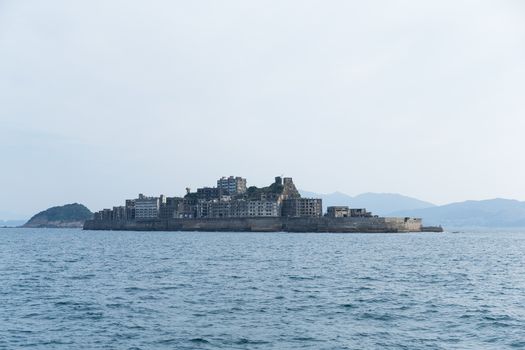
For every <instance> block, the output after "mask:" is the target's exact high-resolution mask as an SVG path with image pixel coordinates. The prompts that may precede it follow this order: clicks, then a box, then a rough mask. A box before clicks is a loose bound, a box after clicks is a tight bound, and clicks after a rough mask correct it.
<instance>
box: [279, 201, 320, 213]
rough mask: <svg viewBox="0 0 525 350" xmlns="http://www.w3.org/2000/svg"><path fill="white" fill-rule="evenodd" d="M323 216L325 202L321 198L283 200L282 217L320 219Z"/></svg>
mask: <svg viewBox="0 0 525 350" xmlns="http://www.w3.org/2000/svg"><path fill="white" fill-rule="evenodd" d="M322 215H323V201H322V199H320V198H291V199H285V200H283V206H282V216H288V217H320V216H322Z"/></svg>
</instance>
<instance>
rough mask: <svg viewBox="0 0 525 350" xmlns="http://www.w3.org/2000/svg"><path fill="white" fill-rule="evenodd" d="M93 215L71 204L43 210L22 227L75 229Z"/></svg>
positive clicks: (84, 208) (85, 209)
mask: <svg viewBox="0 0 525 350" xmlns="http://www.w3.org/2000/svg"><path fill="white" fill-rule="evenodd" d="M92 217H93V213H92V212H91V211H90V210H89V209H88V208H86V207H85V206H83V205H82V204H78V203H73V204H66V205H63V206H60V207H53V208H49V209H47V210H44V211H42V212H40V213H38V214H36V215H35V216H33V217H32V218H31V219H29V221H28V222H27V223H25V224H24V226H23V227H38V228H42V227H47V228H75V227H82V226H83V225H84V221H86V220H88V219H91V218H92Z"/></svg>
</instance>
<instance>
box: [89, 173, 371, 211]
mask: <svg viewBox="0 0 525 350" xmlns="http://www.w3.org/2000/svg"><path fill="white" fill-rule="evenodd" d="M186 192H187V193H186V195H185V196H184V197H166V196H164V195H160V196H159V197H148V196H144V195H143V194H139V196H138V198H135V199H128V200H126V202H125V205H124V206H117V207H113V209H104V210H101V211H99V212H97V213H95V216H94V220H96V221H97V220H104V221H114V220H118V221H146V220H157V219H161V220H168V219H194V218H195V219H205V218H243V217H322V216H323V205H322V200H321V199H320V198H302V197H301V195H300V194H299V191H298V190H297V188H296V187H295V185H294V183H293V180H292V178H289V177H285V178H281V177H276V178H275V182H274V183H273V184H271V185H270V186H268V187H263V188H257V187H255V186H252V187H247V186H246V179H245V178H242V177H233V176H230V177H222V178H220V179H219V180H217V186H216V187H203V188H198V189H197V190H196V192H191V190H190V189H189V188H186ZM325 216H329V217H369V216H371V214H370V213H369V212H367V211H366V210H365V209H350V208H348V207H344V206H338V207H328V208H327V213H326V214H325Z"/></svg>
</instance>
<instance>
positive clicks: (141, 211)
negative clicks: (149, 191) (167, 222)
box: [135, 193, 160, 220]
mask: <svg viewBox="0 0 525 350" xmlns="http://www.w3.org/2000/svg"><path fill="white" fill-rule="evenodd" d="M159 211H160V198H159V197H146V196H144V195H143V194H142V193H141V194H139V198H137V199H135V219H137V220H145V219H146V220H147V219H156V218H158V217H159Z"/></svg>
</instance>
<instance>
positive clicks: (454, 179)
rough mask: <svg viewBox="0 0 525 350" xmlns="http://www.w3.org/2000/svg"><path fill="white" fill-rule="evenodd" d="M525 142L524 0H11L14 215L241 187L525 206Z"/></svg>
mask: <svg viewBox="0 0 525 350" xmlns="http://www.w3.org/2000/svg"><path fill="white" fill-rule="evenodd" d="M524 134H525V2H523V1H520V0H515V1H511V0H493V1H483V0H475V1H474V0H473V1H465V0H440V1H432V2H430V1H416V0H413V1H402V0H400V1H392V0H384V1H347V0H341V1H304V0H297V1H283V0H278V1H277V0H276V1H268V0H265V1H245V0H239V1H130V0H125V1H124V0H122V1H108V0H103V1H94V0H89V1H66V0H64V1H53V0H49V1H18V0H12V1H5V0H4V1H2V0H0V155H1V158H0V167H1V168H0V169H1V171H0V189H1V191H0V192H1V196H0V214H2V215H3V217H2V215H0V219H2V218H4V219H8V218H11V219H13V218H25V217H28V216H31V215H32V214H33V213H34V212H36V211H40V210H43V209H46V208H47V207H50V206H52V205H61V204H65V203H70V202H81V203H84V204H85V205H87V206H88V207H89V208H90V209H91V210H99V209H102V208H103V207H110V206H113V205H119V204H121V203H122V202H123V200H124V199H125V198H129V197H133V196H135V195H136V194H137V193H139V192H142V193H145V194H151V195H153V194H160V193H164V194H166V195H176V194H182V193H183V192H184V188H185V187H187V186H189V187H191V188H193V189H195V188H197V187H200V186H204V185H214V184H215V181H216V179H217V178H218V177H220V176H223V175H230V174H231V175H242V176H244V177H247V178H248V184H249V185H258V186H262V185H265V184H268V183H270V182H272V181H273V177H274V176H276V175H281V174H284V175H285V176H291V177H293V178H294V181H295V183H296V184H297V186H298V187H299V188H301V189H304V190H309V191H315V192H323V193H328V192H334V191H341V192H345V193H347V194H350V195H355V194H359V193H362V192H394V193H402V194H405V195H409V196H413V197H417V198H420V199H423V200H427V201H431V202H434V203H437V204H444V203H447V202H453V201H462V200H465V199H487V198H493V197H506V198H515V199H520V200H525V155H524V152H525V137H524Z"/></svg>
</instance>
